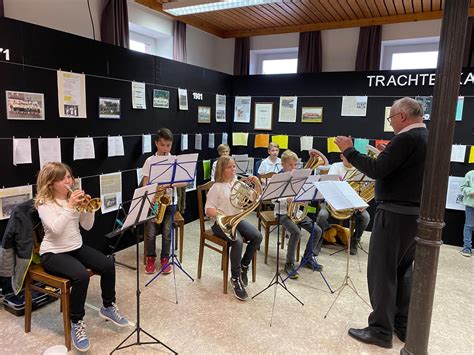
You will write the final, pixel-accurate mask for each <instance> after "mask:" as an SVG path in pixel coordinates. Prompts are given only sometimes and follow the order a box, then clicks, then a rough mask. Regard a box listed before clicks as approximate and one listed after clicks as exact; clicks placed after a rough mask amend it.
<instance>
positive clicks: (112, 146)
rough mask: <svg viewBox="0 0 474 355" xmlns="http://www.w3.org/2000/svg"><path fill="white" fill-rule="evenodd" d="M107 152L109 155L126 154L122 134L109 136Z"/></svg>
mask: <svg viewBox="0 0 474 355" xmlns="http://www.w3.org/2000/svg"><path fill="white" fill-rule="evenodd" d="M107 154H108V155H107V156H108V157H120V156H124V155H125V152H124V149H123V139H122V136H114V137H110V136H109V137H107Z"/></svg>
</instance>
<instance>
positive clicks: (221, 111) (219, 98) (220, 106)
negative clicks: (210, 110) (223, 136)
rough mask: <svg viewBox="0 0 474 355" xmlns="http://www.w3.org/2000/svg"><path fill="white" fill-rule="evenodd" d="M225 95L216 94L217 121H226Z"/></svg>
mask: <svg viewBox="0 0 474 355" xmlns="http://www.w3.org/2000/svg"><path fill="white" fill-rule="evenodd" d="M225 108H226V97H225V95H219V94H216V122H225Z"/></svg>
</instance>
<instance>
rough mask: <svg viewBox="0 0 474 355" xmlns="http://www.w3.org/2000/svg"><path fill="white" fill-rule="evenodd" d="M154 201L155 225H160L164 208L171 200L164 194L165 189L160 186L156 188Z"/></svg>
mask: <svg viewBox="0 0 474 355" xmlns="http://www.w3.org/2000/svg"><path fill="white" fill-rule="evenodd" d="M154 200H155V205H154V206H153V212H154V213H155V223H156V224H161V223H162V222H163V217H164V216H165V212H166V207H168V206H169V205H170V204H171V198H170V197H169V196H168V194H167V193H166V187H163V186H162V185H158V186H157V188H156V192H155V197H154Z"/></svg>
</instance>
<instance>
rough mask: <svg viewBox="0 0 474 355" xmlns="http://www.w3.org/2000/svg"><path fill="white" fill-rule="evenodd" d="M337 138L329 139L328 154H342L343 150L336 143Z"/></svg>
mask: <svg viewBox="0 0 474 355" xmlns="http://www.w3.org/2000/svg"><path fill="white" fill-rule="evenodd" d="M335 139H336V137H329V138H328V153H340V152H341V150H340V149H339V147H338V146H337V145H336V143H334V140H335Z"/></svg>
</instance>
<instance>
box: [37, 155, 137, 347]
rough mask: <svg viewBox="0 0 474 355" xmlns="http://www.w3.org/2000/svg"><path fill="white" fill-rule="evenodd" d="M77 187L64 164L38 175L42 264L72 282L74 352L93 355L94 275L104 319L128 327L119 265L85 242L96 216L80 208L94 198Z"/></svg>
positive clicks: (56, 165)
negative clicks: (89, 313) (89, 328)
mask: <svg viewBox="0 0 474 355" xmlns="http://www.w3.org/2000/svg"><path fill="white" fill-rule="evenodd" d="M73 184H74V178H73V176H72V172H71V168H70V167H69V166H67V165H66V164H62V163H56V162H55V163H48V164H46V165H45V166H44V167H43V168H42V169H41V171H40V172H39V174H38V179H37V194H36V197H35V206H36V208H37V209H38V213H39V216H40V218H41V221H42V223H43V227H44V239H43V242H42V243H41V247H40V256H41V263H42V265H43V268H44V270H45V271H46V272H48V273H50V274H53V275H57V276H60V277H64V278H67V279H69V280H71V296H70V314H71V337H72V343H73V345H74V347H75V348H76V349H77V350H79V351H87V350H88V349H89V347H90V342H89V339H88V338H87V335H86V332H85V324H84V321H83V317H84V314H85V311H84V304H85V301H86V295H87V288H88V286H89V273H88V271H87V269H88V268H89V269H92V270H93V271H94V272H96V273H97V274H99V275H100V276H101V280H100V286H101V290H102V301H103V307H102V308H101V309H100V310H99V315H100V316H101V317H102V318H105V319H106V320H110V321H111V322H113V323H115V324H116V325H118V326H121V327H123V326H126V325H128V320H127V319H125V318H124V317H123V316H122V315H121V314H120V313H119V312H118V308H117V306H116V305H115V264H114V260H113V259H111V258H109V257H107V256H105V255H104V254H102V253H101V252H100V251H98V250H96V249H94V248H91V247H89V246H87V245H85V244H83V242H82V236H81V232H80V229H79V226H81V227H82V228H84V229H85V230H90V229H91V228H92V226H93V224H94V213H93V212H83V213H79V212H78V211H77V209H76V208H77V207H78V206H80V205H82V204H83V203H84V199H90V196H89V195H86V194H85V193H84V191H82V190H76V191H73V192H71V190H72V189H71V187H72V186H73Z"/></svg>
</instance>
